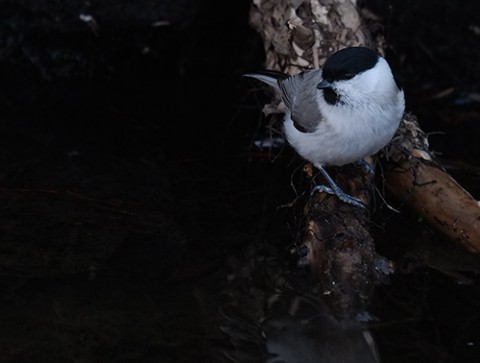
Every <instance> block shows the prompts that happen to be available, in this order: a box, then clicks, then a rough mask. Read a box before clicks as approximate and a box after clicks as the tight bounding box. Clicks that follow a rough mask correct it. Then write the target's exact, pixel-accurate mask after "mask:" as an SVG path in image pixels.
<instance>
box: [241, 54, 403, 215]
mask: <svg viewBox="0 0 480 363" xmlns="http://www.w3.org/2000/svg"><path fill="white" fill-rule="evenodd" d="M243 76H245V77H250V78H254V79H256V80H259V81H261V82H263V83H265V84H267V85H268V86H270V87H272V88H273V89H274V90H275V91H276V92H278V93H279V94H280V96H281V99H282V101H283V103H284V104H285V106H286V107H285V114H284V118H283V132H284V134H285V137H286V140H287V141H288V143H289V144H290V145H291V146H292V147H293V149H294V150H295V151H296V152H297V153H298V154H299V155H300V156H301V157H302V158H303V159H305V160H307V161H309V162H310V163H312V165H313V166H314V167H315V168H317V169H318V170H319V171H320V172H321V173H322V175H323V176H324V178H325V179H326V181H327V182H328V184H329V186H326V185H317V186H315V187H314V188H313V190H312V193H314V192H319V191H323V192H327V193H330V194H333V195H336V196H337V197H338V198H339V199H340V200H341V201H343V202H345V203H348V204H351V205H353V206H356V207H359V208H365V205H364V204H363V202H362V201H361V200H360V199H359V198H356V197H354V196H351V195H349V194H347V193H345V192H344V191H343V190H342V189H341V188H340V187H339V186H338V185H337V184H336V183H335V181H334V180H333V178H332V177H331V176H330V175H329V174H328V172H327V171H326V169H325V167H328V166H343V165H346V164H350V163H354V162H361V161H362V160H363V159H364V158H365V157H367V156H370V155H374V154H376V153H377V152H378V151H379V150H380V149H382V148H383V147H385V146H386V145H387V144H388V143H389V142H390V141H391V139H392V138H393V136H394V134H395V132H396V131H397V129H398V127H399V125H400V121H401V120H402V117H403V114H404V112H405V96H404V91H403V89H402V87H400V86H399V84H398V83H397V81H396V79H395V77H394V75H393V72H392V69H391V67H390V65H389V64H388V62H387V61H386V59H385V58H384V57H383V56H381V55H380V54H379V53H378V52H376V51H374V50H372V49H370V48H368V47H364V46H352V47H346V48H343V49H340V50H338V51H336V52H335V53H333V54H332V55H330V56H329V57H328V58H327V60H326V61H325V63H324V64H323V67H321V68H319V69H306V70H303V71H301V72H300V73H298V74H295V75H287V74H284V73H282V72H277V71H273V70H264V71H259V72H253V73H246V74H243Z"/></svg>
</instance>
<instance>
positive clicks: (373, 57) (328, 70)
mask: <svg viewBox="0 0 480 363" xmlns="http://www.w3.org/2000/svg"><path fill="white" fill-rule="evenodd" d="M378 57H379V55H378V54H377V53H375V52H374V51H373V50H371V49H369V48H366V47H350V48H345V49H342V50H339V51H338V52H336V53H334V54H332V55H331V56H330V57H329V58H328V59H327V61H326V62H325V65H324V66H323V78H324V79H326V80H327V81H329V82H333V81H339V80H344V79H350V78H353V77H354V76H356V75H357V74H359V73H362V72H364V71H366V70H367V69H371V68H373V67H374V66H375V64H377V61H378Z"/></svg>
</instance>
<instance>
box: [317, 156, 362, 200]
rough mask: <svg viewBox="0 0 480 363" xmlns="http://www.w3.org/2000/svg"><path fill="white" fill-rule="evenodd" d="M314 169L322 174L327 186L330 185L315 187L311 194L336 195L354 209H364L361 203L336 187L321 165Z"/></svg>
mask: <svg viewBox="0 0 480 363" xmlns="http://www.w3.org/2000/svg"><path fill="white" fill-rule="evenodd" d="M315 167H316V168H317V169H318V170H320V172H321V173H322V174H323V176H324V178H325V179H327V182H328V184H330V187H328V186H326V185H317V186H315V187H314V188H313V189H312V192H311V194H314V193H316V192H325V193H328V194H332V195H336V196H337V197H338V199H340V200H341V201H342V202H345V203H348V204H351V205H353V206H355V207H358V208H366V207H365V205H364V204H363V203H362V201H361V200H360V199H358V198H356V197H353V196H351V195H349V194H347V193H345V192H344V191H343V190H342V189H341V188H340V187H339V186H338V185H337V183H335V181H334V180H333V179H332V177H331V176H330V175H329V174H328V173H327V171H326V170H325V169H324V168H323V166H322V165H320V164H316V165H315Z"/></svg>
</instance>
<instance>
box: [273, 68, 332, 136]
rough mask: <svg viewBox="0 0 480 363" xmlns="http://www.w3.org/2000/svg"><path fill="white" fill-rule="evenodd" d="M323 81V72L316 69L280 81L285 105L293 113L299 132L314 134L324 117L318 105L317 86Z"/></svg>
mask: <svg viewBox="0 0 480 363" xmlns="http://www.w3.org/2000/svg"><path fill="white" fill-rule="evenodd" d="M321 80H322V71H321V70H318V69H315V70H309V71H305V72H302V73H299V74H297V75H294V76H291V77H288V78H286V79H283V80H279V82H278V83H279V86H280V90H281V92H282V98H283V101H284V102H285V105H286V106H287V107H288V109H289V110H290V112H291V118H292V120H293V122H294V124H295V127H296V128H297V129H298V130H299V131H303V132H313V131H315V129H316V128H317V125H318V123H319V122H321V121H322V119H323V115H322V113H321V110H320V107H319V105H318V101H317V97H318V92H321V91H320V90H318V89H317V85H318V84H319V83H320V82H321Z"/></svg>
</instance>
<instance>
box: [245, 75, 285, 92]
mask: <svg viewBox="0 0 480 363" xmlns="http://www.w3.org/2000/svg"><path fill="white" fill-rule="evenodd" d="M243 76H244V77H250V78H255V79H258V80H259V81H262V82H263V83H266V84H268V85H269V86H271V87H273V88H275V89H276V90H278V91H279V90H280V86H279V84H278V81H279V80H281V79H285V78H288V76H287V75H286V74H285V73H282V72H277V71H259V72H255V73H246V74H244V75H243Z"/></svg>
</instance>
